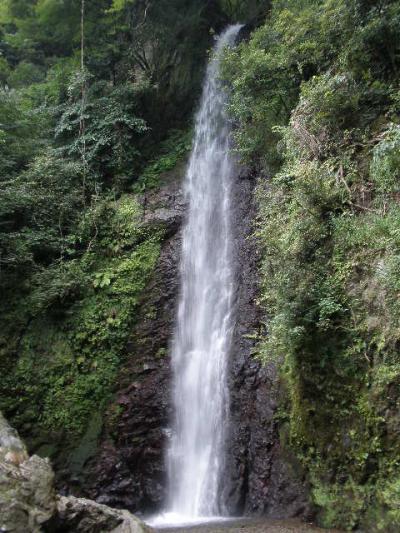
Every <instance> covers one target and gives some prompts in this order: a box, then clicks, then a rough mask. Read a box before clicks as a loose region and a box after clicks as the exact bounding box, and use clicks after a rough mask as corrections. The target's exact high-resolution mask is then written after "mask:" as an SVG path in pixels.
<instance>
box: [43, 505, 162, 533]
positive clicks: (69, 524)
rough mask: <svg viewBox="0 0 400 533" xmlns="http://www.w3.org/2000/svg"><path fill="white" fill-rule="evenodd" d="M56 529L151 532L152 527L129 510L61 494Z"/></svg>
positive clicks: (70, 532) (78, 532) (83, 532)
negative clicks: (112, 507)
mask: <svg viewBox="0 0 400 533" xmlns="http://www.w3.org/2000/svg"><path fill="white" fill-rule="evenodd" d="M52 529H53V530H54V531H62V532H65V533H97V532H104V533H106V532H107V533H150V532H151V531H152V529H151V528H149V527H148V526H146V525H145V524H144V523H143V522H142V521H141V520H139V519H138V518H136V517H135V516H133V515H131V513H129V512H128V511H125V510H118V509H111V508H110V507H107V506H106V505H101V504H99V503H96V502H93V501H91V500H87V499H85V498H75V497H74V496H60V497H59V498H58V499H57V519H56V521H55V522H54V523H53V525H52Z"/></svg>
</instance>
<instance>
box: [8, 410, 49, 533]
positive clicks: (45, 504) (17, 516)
mask: <svg viewBox="0 0 400 533" xmlns="http://www.w3.org/2000/svg"><path fill="white" fill-rule="evenodd" d="M53 483H54V474H53V470H52V468H51V466H50V463H49V461H48V460H47V459H42V458H40V457H37V456H36V455H34V456H32V457H28V454H27V451H26V448H25V445H24V443H23V442H22V441H21V439H20V438H19V437H18V434H17V432H16V431H15V430H13V429H12V428H11V427H10V425H9V424H8V423H7V421H6V420H5V418H4V417H3V415H2V414H1V413H0V531H10V532H14V533H27V532H39V531H42V529H41V528H42V525H43V524H44V523H46V522H47V521H48V520H49V519H50V518H51V517H52V516H53V514H54V512H55V491H54V485H53Z"/></svg>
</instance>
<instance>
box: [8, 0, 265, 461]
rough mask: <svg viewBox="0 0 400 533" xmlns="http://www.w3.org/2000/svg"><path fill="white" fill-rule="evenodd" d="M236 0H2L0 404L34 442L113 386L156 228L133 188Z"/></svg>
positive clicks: (177, 152) (185, 122)
mask: <svg viewBox="0 0 400 533" xmlns="http://www.w3.org/2000/svg"><path fill="white" fill-rule="evenodd" d="M250 4H252V6H253V7H252V9H253V10H254V12H256V11H257V6H258V4H259V2H257V1H254V2H250V3H249V5H250ZM241 7H242V3H241V2H227V3H225V2H219V1H209V2H203V0H190V1H189V0H157V2H150V1H148V0H100V1H95V2H93V1H86V2H85V1H84V0H62V1H59V0H1V1H0V38H1V44H0V93H1V94H0V151H1V157H0V180H1V191H0V290H1V295H2V298H1V302H0V313H1V319H0V331H1V333H0V373H1V376H2V380H1V384H0V409H2V410H3V411H4V412H5V415H6V416H7V417H9V418H10V420H11V421H12V423H13V424H14V425H15V426H16V427H17V428H18V429H19V431H20V432H21V434H22V435H23V436H24V437H25V438H28V442H29V444H30V446H31V447H33V449H38V446H40V444H41V442H42V441H43V442H45V443H46V442H48V441H49V439H46V438H43V434H45V433H46V432H50V431H51V432H52V434H53V436H52V437H51V438H50V441H52V440H53V441H57V440H58V441H60V442H63V444H64V447H65V448H68V445H69V444H71V443H73V442H74V440H75V439H77V438H79V436H80V435H81V434H82V432H84V431H85V428H86V426H87V423H88V421H89V420H91V419H92V418H93V416H94V414H96V413H99V412H100V413H101V411H102V409H103V408H104V406H105V405H106V404H107V402H108V400H109V397H110V394H111V393H112V389H113V383H114V381H115V378H116V374H117V372H118V368H119V367H120V364H121V360H122V359H123V356H124V355H123V354H124V346H125V343H126V341H127V337H128V335H129V332H130V331H131V327H132V324H133V323H134V321H135V314H136V313H137V312H138V303H139V301H140V295H141V293H142V291H143V289H144V288H145V286H146V283H147V282H148V280H149V279H150V277H151V275H152V272H153V269H154V265H155V263H156V260H157V256H158V253H159V248H160V243H161V241H162V238H163V236H162V231H161V230H160V228H154V227H147V226H146V225H145V224H144V223H143V220H142V219H143V216H142V215H143V193H144V192H145V191H146V189H148V188H150V187H155V186H156V185H157V181H158V177H159V175H160V174H161V173H162V172H163V171H165V170H169V169H171V168H172V167H173V166H174V165H175V164H176V163H177V162H178V161H179V160H180V159H181V158H182V157H184V156H185V154H186V152H187V150H188V148H189V147H190V129H191V124H190V122H191V117H192V112H193V105H194V104H195V103H196V100H197V98H198V94H199V91H200V88H201V79H202V76H203V66H204V65H205V61H206V56H207V50H208V48H209V47H210V45H211V44H212V35H213V32H215V31H218V28H219V26H220V25H221V24H224V23H225V21H226V20H227V18H228V17H229V16H230V15H231V14H232V13H231V12H233V11H235V10H240V9H241ZM232 10H233V11H232ZM96 416H97V415H96ZM49 451H50V450H49V449H46V453H49Z"/></svg>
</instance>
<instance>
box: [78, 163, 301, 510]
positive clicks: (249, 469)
mask: <svg viewBox="0 0 400 533" xmlns="http://www.w3.org/2000/svg"><path fill="white" fill-rule="evenodd" d="M255 182H256V179H255V177H253V176H252V175H251V174H250V173H249V172H242V174H241V175H239V176H238V178H237V180H236V182H235V184H234V188H233V195H234V198H233V205H234V212H233V214H232V216H233V220H232V224H233V228H234V233H235V250H234V254H235V258H236V265H235V268H236V276H237V294H236V304H237V305H236V317H237V320H236V327H235V331H234V339H233V345H232V354H231V361H230V375H229V380H230V382H229V385H230V392H231V403H230V410H231V425H230V432H229V438H228V443H229V444H228V447H227V461H226V475H225V476H224V488H223V490H222V498H223V500H224V502H225V503H226V505H227V508H228V510H229V511H230V512H231V513H232V514H236V515H238V514H244V515H253V514H256V515H261V514H265V515H267V516H271V517H274V518H276V517H285V518H286V517H293V516H307V515H308V513H309V508H308V504H307V495H306V492H307V491H306V488H305V486H304V484H303V479H302V473H301V470H300V469H299V468H298V466H297V465H296V462H295V461H294V459H293V457H291V455H290V454H289V452H287V451H285V450H284V449H283V448H282V447H281V444H280V438H279V428H278V424H277V421H276V419H275V415H276V411H277V406H278V403H279V395H280V394H281V390H280V385H279V379H278V375H277V370H276V368H275V367H274V366H273V365H270V366H266V367H264V366H262V365H261V364H260V362H259V361H257V360H256V359H255V358H254V357H253V353H254V349H255V344H256V336H257V334H258V333H260V332H262V331H263V329H262V328H263V327H264V326H262V324H263V321H264V317H263V312H262V309H261V308H260V307H259V306H258V305H257V303H256V302H257V298H258V295H259V290H258V282H259V279H258V270H259V260H260V251H259V250H258V248H257V243H256V241H255V239H254V238H253V237H252V234H253V231H254V220H255V217H256V205H255V200H254V189H255ZM180 183H181V182H180V181H179V180H175V181H173V182H170V183H169V184H167V185H165V186H163V187H162V189H161V190H159V191H157V192H154V193H152V194H149V195H148V196H147V198H146V199H145V200H144V207H145V215H144V216H145V220H146V222H147V223H149V224H159V225H161V226H163V227H164V228H165V229H166V237H165V241H164V243H163V246H162V250H161V255H160V258H159V262H158V266H157V268H156V272H155V275H154V277H153V280H152V282H151V284H150V285H149V287H148V288H147V290H146V293H145V295H144V298H143V302H142V305H141V309H140V311H139V313H138V321H137V323H136V326H135V328H134V331H133V332H132V336H131V340H130V342H129V345H128V346H127V357H126V362H125V363H124V365H123V368H122V370H121V374H120V377H119V381H118V384H117V387H116V389H117V393H116V397H115V401H114V402H113V404H112V405H111V406H110V408H109V409H108V412H107V413H106V416H105V425H104V429H103V433H102V436H101V440H100V446H99V449H98V453H97V455H96V457H95V458H94V460H92V462H91V463H90V464H89V466H87V467H86V471H85V474H84V476H85V479H84V487H85V489H84V494H85V495H88V496H89V497H90V498H93V499H95V500H96V501H97V502H99V503H105V504H107V505H110V506H112V507H119V508H127V509H129V510H131V511H134V512H138V511H140V512H143V513H146V512H148V513H151V512H154V511H157V510H158V509H160V507H161V506H162V503H163V501H164V500H165V496H166V472H165V463H164V452H165V448H166V445H167V432H168V426H169V422H170V417H171V405H170V395H171V394H170V386H171V375H170V362H169V343H170V340H171V338H172V333H173V328H174V321H175V310H176V302H177V295H178V291H179V256H180V245H181V238H180V226H181V223H182V220H183V214H184V204H183V197H182V192H181V185H180Z"/></svg>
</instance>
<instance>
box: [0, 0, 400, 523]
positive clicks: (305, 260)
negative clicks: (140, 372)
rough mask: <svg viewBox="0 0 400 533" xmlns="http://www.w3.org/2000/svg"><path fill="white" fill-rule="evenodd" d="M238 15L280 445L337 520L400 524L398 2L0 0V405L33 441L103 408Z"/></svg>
mask: <svg viewBox="0 0 400 533" xmlns="http://www.w3.org/2000/svg"><path fill="white" fill-rule="evenodd" d="M267 7H268V9H267ZM238 19H239V20H242V21H244V22H249V23H250V24H249V26H248V28H249V30H252V29H253V28H256V29H254V30H253V31H252V32H251V33H250V37H249V39H248V40H246V41H245V42H243V43H242V44H241V45H240V46H239V47H238V48H237V49H236V50H234V51H230V52H229V53H227V55H226V60H225V64H224V77H225V78H226V79H227V80H228V82H229V84H230V85H231V86H232V103H231V106H230V111H231V114H232V116H233V117H234V119H235V121H236V122H237V129H236V134H235V135H236V146H237V149H238V151H239V153H240V154H241V157H242V158H243V160H244V161H245V162H246V163H247V164H248V165H249V166H250V167H253V169H254V170H255V171H256V172H257V174H258V175H259V176H260V178H259V185H258V190H257V198H258V205H259V217H258V221H257V236H258V239H259V242H260V245H261V247H262V250H263V261H262V265H261V269H262V276H261V277H262V295H261V303H262V305H263V306H264V307H265V310H266V315H267V330H268V334H267V335H266V337H265V338H260V339H259V346H258V351H259V355H260V357H261V358H262V359H263V360H264V361H265V362H271V361H272V362H274V363H275V364H278V365H279V368H280V370H281V376H282V382H283V383H284V387H285V390H286V397H285V400H284V401H283V402H282V405H281V407H280V411H279V424H280V426H281V438H282V444H283V445H285V446H287V447H288V448H290V449H291V450H293V451H294V452H295V454H296V455H297V457H298V458H299V460H300V461H301V463H302V465H303V468H304V472H305V474H306V476H307V479H308V481H309V483H310V485H311V497H312V500H313V503H314V504H315V506H316V509H317V510H318V516H319V521H320V523H321V524H323V525H325V526H336V527H342V528H346V529H352V528H355V527H358V526H360V527H364V528H365V529H368V530H376V531H385V532H386V531H398V529H399V524H400V510H399V505H400V459H399V458H400V419H399V407H400V356H399V348H400V328H399V324H400V303H399V294H400V253H399V250H400V204H399V199H400V185H399V184H400V121H399V112H400V92H399V72H400V2H399V1H396V0H379V1H372V0H274V1H273V2H272V5H270V2H268V1H263V0H247V1H245V0H220V1H218V0H209V1H204V0H157V1H155V2H151V1H150V0H98V1H89V0H86V1H84V0H0V41H1V42H0V93H1V94H0V154H1V157H0V180H1V189H0V290H1V295H2V298H1V301H0V316H1V318H0V372H1V376H2V380H1V384H0V409H2V410H4V412H5V414H6V416H7V417H9V418H10V419H11V421H12V423H13V424H14V425H15V426H16V427H17V428H18V429H19V430H20V431H21V433H22V435H23V436H25V437H29V444H30V445H31V446H32V447H33V448H35V449H37V448H38V447H39V445H40V443H41V442H42V441H41V439H42V435H43V434H44V433H46V432H50V431H51V432H52V434H53V435H55V436H56V437H54V440H55V441H56V440H57V439H58V440H60V441H63V444H64V445H65V446H67V445H69V444H71V446H73V445H74V443H75V444H76V439H79V437H80V436H81V435H82V433H83V432H84V431H85V430H86V428H87V426H88V422H89V421H90V420H92V421H93V420H97V419H96V417H95V416H94V415H96V416H97V415H98V414H99V413H101V412H102V410H103V408H104V407H105V406H106V404H107V402H108V401H109V398H110V396H111V394H112V391H113V383H114V380H115V377H116V375H117V372H118V369H119V368H120V365H121V362H122V360H123V357H124V346H125V344H126V341H127V339H128V336H129V332H130V330H131V328H132V325H133V324H134V322H135V317H136V313H137V312H138V308H139V307H138V306H139V302H140V297H141V294H142V292H143V290H144V289H145V287H146V284H147V283H148V281H149V279H150V278H151V275H152V273H153V270H154V266H155V264H156V261H157V257H158V254H159V251H160V246H161V245H162V240H163V232H162V229H160V228H157V227H152V226H149V225H146V224H145V223H144V222H143V194H144V193H145V192H146V190H147V189H149V188H151V187H156V186H157V184H158V183H159V180H160V175H161V174H162V172H163V171H165V170H169V169H171V168H173V167H174V166H175V165H176V163H177V162H178V161H179V160H180V159H182V158H183V157H184V156H185V154H186V153H187V150H188V148H189V146H190V136H191V133H190V129H191V116H192V112H193V106H194V105H195V103H196V100H197V98H198V95H199V90H200V85H201V79H202V76H203V66H204V64H205V60H206V56H207V49H208V48H209V46H210V45H211V43H212V35H213V33H214V32H215V31H218V30H219V29H220V27H221V26H222V25H224V24H225V23H226V22H228V21H234V20H238ZM266 176H268V177H267V178H266ZM43 442H48V441H47V440H46V439H44V440H43ZM45 452H46V453H49V452H50V450H48V449H47V450H46V451H45ZM45 452H44V451H43V453H45Z"/></svg>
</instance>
